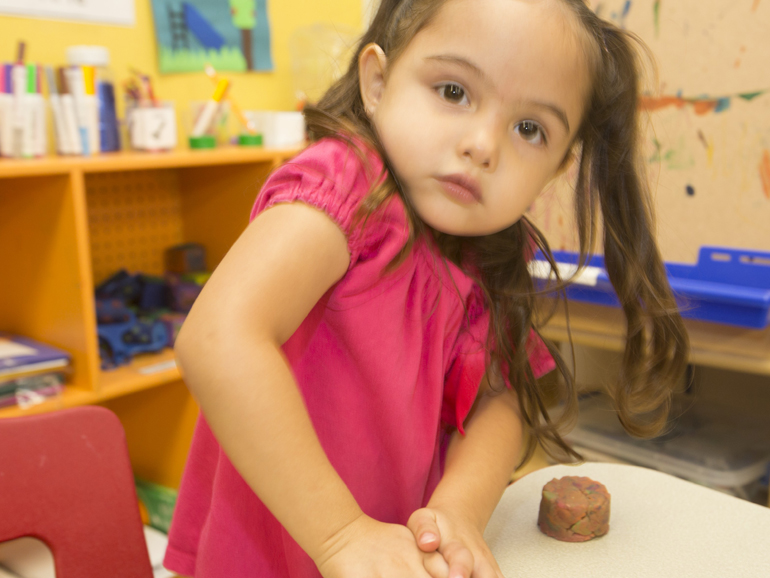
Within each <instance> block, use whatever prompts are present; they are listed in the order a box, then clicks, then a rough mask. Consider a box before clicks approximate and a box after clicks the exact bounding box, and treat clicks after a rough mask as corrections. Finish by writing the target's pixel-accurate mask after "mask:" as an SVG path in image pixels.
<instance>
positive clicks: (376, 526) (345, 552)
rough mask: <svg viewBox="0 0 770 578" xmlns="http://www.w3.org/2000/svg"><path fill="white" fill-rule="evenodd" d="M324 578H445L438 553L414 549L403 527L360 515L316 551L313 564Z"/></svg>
mask: <svg viewBox="0 0 770 578" xmlns="http://www.w3.org/2000/svg"><path fill="white" fill-rule="evenodd" d="M313 561H314V562H315V564H316V566H318V570H319V571H320V572H321V575H322V576H323V577H324V578H404V577H407V576H408V577H409V578H413V577H414V578H448V577H449V567H448V566H447V564H446V562H444V558H443V557H442V556H441V554H439V553H438V552H423V551H421V550H420V549H419V548H417V546H416V544H415V541H414V536H413V535H412V533H411V532H410V531H409V529H408V528H407V527H406V526H401V525H398V524H385V523H383V522H378V521H376V520H374V519H372V518H370V517H368V516H365V515H361V516H359V517H358V518H356V519H355V520H354V521H353V522H351V523H350V524H348V525H347V526H345V527H344V528H342V529H341V530H340V531H339V532H337V533H336V534H335V535H334V536H332V537H331V538H330V539H329V540H327V541H326V542H325V543H324V544H323V545H322V547H321V548H320V553H319V554H317V555H316V556H315V557H314V560H313Z"/></svg>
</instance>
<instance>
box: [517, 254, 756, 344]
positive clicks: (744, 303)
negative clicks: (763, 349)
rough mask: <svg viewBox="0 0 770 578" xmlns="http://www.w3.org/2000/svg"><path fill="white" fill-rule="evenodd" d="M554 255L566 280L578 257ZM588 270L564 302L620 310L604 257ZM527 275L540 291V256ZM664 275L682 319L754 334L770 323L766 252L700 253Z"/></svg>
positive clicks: (542, 268) (544, 265) (543, 270)
mask: <svg viewBox="0 0 770 578" xmlns="http://www.w3.org/2000/svg"><path fill="white" fill-rule="evenodd" d="M553 255H554V257H555V259H556V262H557V263H559V264H561V265H560V267H559V269H560V272H561V273H562V277H563V278H565V277H568V276H570V275H571V273H572V272H571V271H570V269H572V268H573V267H574V265H575V264H576V263H577V262H578V254H577V253H573V252H569V251H554V253H553ZM588 266H589V267H588V269H587V270H586V272H585V273H584V274H582V275H580V276H579V277H578V278H577V279H576V282H575V283H573V284H572V285H570V286H569V287H568V288H567V297H568V298H570V299H573V300H575V301H586V302H589V303H595V304H598V305H608V306H612V307H619V306H620V304H619V303H618V299H617V297H616V295H615V290H614V289H613V287H612V285H611V284H610V280H609V277H608V276H607V272H606V271H605V270H604V257H601V256H595V257H593V258H591V260H590V261H589V262H588ZM532 270H533V276H534V277H536V280H537V278H538V277H539V278H540V279H541V281H540V286H542V285H543V283H544V278H545V277H546V276H547V274H548V272H549V271H550V269H549V268H548V263H547V261H544V260H543V259H542V255H539V254H538V255H537V256H536V257H535V262H534V263H533V267H532ZM534 271H540V274H539V275H538V274H537V273H534ZM666 272H667V273H668V280H669V283H670V285H671V289H672V290H673V291H674V295H675V297H676V300H677V304H678V305H679V307H680V313H681V314H682V317H688V318H691V319H699V320H701V321H711V322H714V323H724V324H727V325H737V326H739V327H750V328H753V329H764V328H765V327H767V325H768V324H769V323H770V252H764V251H744V250H740V249H726V248H722V247H701V249H700V253H699V254H698V263H697V264H695V265H688V264H682V263H666Z"/></svg>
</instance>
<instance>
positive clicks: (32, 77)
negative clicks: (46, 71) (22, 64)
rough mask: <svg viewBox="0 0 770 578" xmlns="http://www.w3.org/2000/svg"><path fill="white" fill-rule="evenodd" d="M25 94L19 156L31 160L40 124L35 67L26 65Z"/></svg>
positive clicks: (34, 152)
mask: <svg viewBox="0 0 770 578" xmlns="http://www.w3.org/2000/svg"><path fill="white" fill-rule="evenodd" d="M26 67H27V87H26V89H27V93H26V94H25V95H24V96H23V109H24V110H23V113H22V116H23V123H24V125H23V127H22V131H21V156H23V157H24V158H27V159H31V158H32V157H34V156H35V155H36V154H37V149H38V143H37V141H36V139H37V137H38V133H39V132H40V131H39V129H38V124H40V123H41V122H42V119H41V118H39V114H38V103H37V98H35V97H36V96H37V66H35V65H34V64H27V65H26Z"/></svg>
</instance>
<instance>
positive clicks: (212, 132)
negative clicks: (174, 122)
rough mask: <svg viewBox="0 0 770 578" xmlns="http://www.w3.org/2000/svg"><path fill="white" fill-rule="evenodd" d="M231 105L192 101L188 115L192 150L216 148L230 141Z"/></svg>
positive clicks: (187, 124) (188, 133)
mask: <svg viewBox="0 0 770 578" xmlns="http://www.w3.org/2000/svg"><path fill="white" fill-rule="evenodd" d="M229 122H230V103H228V102H227V101H222V102H218V103H215V102H214V101H192V102H191V103H190V109H189V113H188V115H187V122H186V127H187V135H188V137H189V139H188V140H189V145H190V148H194V149H199V148H214V147H216V146H217V145H221V144H226V143H227V142H228V140H229V133H230V131H229Z"/></svg>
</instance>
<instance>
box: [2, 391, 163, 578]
mask: <svg viewBox="0 0 770 578" xmlns="http://www.w3.org/2000/svg"><path fill="white" fill-rule="evenodd" d="M22 536H31V537H33V538H38V539H40V540H42V541H43V542H45V543H46V544H47V545H48V547H49V548H50V549H51V552H52V553H53V558H54V565H55V568H56V578H105V577H107V576H109V577H110V578H152V575H153V572H152V567H151V565H150V558H149V554H148V552H147V546H146V544H145V540H144V532H143V529H142V521H141V518H140V515H139V506H138V504H137V498H136V490H135V489H134V478H133V474H132V472H131V464H130V462H129V458H128V448H127V446H126V437H125V433H124V431H123V427H122V425H121V423H120V421H119V420H118V418H117V417H116V416H115V414H114V413H112V412H111V411H109V410H108V409H105V408H103V407H97V406H84V407H76V408H72V409H64V410H60V411H55V412H52V413H46V414H41V415H30V416H25V417H17V418H7V419H0V542H3V541H6V540H13V539H15V538H20V537H22Z"/></svg>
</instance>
